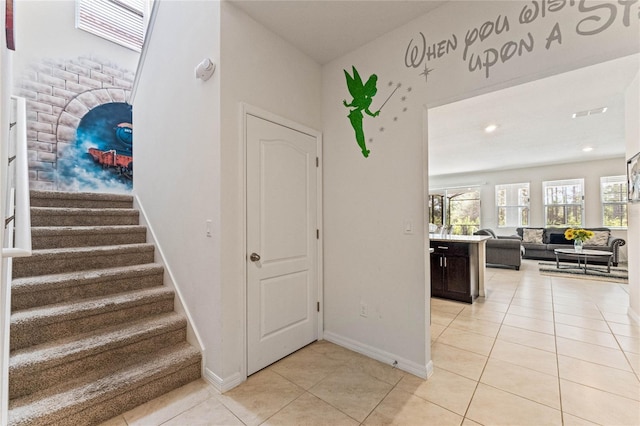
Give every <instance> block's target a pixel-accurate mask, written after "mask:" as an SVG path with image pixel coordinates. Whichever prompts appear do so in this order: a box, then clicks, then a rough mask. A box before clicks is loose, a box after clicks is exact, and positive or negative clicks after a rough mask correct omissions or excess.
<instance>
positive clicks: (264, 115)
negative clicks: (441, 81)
mask: <svg viewBox="0 0 640 426" xmlns="http://www.w3.org/2000/svg"><path fill="white" fill-rule="evenodd" d="M239 106H240V135H241V138H242V166H241V167H242V170H241V176H242V252H243V256H244V257H245V258H246V253H247V131H246V130H247V115H252V116H254V117H258V118H261V119H263V120H267V121H271V122H273V123H276V124H278V125H281V126H284V127H288V128H290V129H293V130H295V131H298V132H301V133H305V134H307V135H309V136H311V137H314V138H315V139H316V156H317V157H318V158H319V161H320V163H319V166H318V167H317V168H316V185H317V194H316V196H317V200H316V202H317V218H316V220H317V226H318V229H319V230H320V238H319V239H318V240H316V243H317V249H318V250H317V251H318V254H317V261H318V265H317V280H318V283H317V284H318V295H317V297H318V299H317V300H318V301H319V302H320V307H321V309H320V312H318V323H317V336H316V338H317V339H318V340H321V339H322V338H323V330H324V315H323V312H324V299H323V297H324V292H323V289H324V282H323V274H322V272H323V270H324V268H323V262H324V259H323V257H322V253H323V235H322V230H323V226H322V225H323V222H322V211H323V204H322V168H323V164H322V133H321V132H320V131H318V130H315V129H312V128H310V127H306V126H304V125H302V124H299V123H296V122H294V121H292V120H289V119H287V118H284V117H281V116H279V115H276V114H273V113H271V112H268V111H265V110H263V109H261V108H258V107H255V106H252V105H249V104H247V103H244V102H240V104H239ZM242 271H243V272H242V273H243V282H244V286H242V300H243V304H242V309H243V312H242V332H243V333H244V336H243V339H242V342H243V350H242V357H243V360H242V361H243V362H242V367H241V372H240V373H241V377H242V378H243V380H246V378H247V351H248V344H247V338H248V331H247V327H248V323H247V285H248V282H247V280H248V277H247V268H246V264H245V268H243V270H242Z"/></svg>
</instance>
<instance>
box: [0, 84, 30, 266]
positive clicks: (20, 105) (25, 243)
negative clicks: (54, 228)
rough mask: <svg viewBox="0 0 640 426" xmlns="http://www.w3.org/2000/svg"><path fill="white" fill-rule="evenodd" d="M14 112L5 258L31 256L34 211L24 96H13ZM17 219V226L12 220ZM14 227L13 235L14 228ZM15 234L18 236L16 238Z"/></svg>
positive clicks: (10, 146) (3, 253)
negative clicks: (30, 195)
mask: <svg viewBox="0 0 640 426" xmlns="http://www.w3.org/2000/svg"><path fill="white" fill-rule="evenodd" d="M11 100H12V106H13V108H12V109H13V113H14V115H13V116H12V120H11V126H12V127H11V132H10V133H11V137H10V139H9V147H8V153H9V168H8V173H7V183H6V185H7V187H6V190H7V192H6V194H7V200H6V204H5V205H6V206H7V211H6V217H5V227H6V228H7V233H6V234H5V236H6V238H5V244H4V245H5V246H4V247H3V248H2V257H23V256H31V210H30V204H29V166H28V159H27V110H26V102H25V100H24V98H19V97H17V96H12V97H11ZM12 222H13V226H9V225H11V223H12ZM12 230H14V232H13V234H14V235H13V236H11V231H12ZM12 237H14V238H12Z"/></svg>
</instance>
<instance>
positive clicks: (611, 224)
mask: <svg viewBox="0 0 640 426" xmlns="http://www.w3.org/2000/svg"><path fill="white" fill-rule="evenodd" d="M600 199H601V200H602V226H605V227H608V228H626V227H627V177H626V176H603V177H601V178H600Z"/></svg>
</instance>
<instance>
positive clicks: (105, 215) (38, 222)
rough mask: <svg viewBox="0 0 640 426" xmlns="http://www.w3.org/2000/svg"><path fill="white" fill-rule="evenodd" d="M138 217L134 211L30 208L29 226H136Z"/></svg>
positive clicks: (137, 213)
mask: <svg viewBox="0 0 640 426" xmlns="http://www.w3.org/2000/svg"><path fill="white" fill-rule="evenodd" d="M139 216H140V214H139V212H138V211H137V210H134V209H84V208H69V207H31V226H107V225H138V224H139Z"/></svg>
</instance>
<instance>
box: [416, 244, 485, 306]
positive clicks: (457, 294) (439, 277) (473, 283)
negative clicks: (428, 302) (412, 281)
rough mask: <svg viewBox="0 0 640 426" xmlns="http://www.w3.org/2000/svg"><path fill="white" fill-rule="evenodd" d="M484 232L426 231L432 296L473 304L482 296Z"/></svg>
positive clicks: (483, 293)
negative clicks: (447, 233) (427, 233)
mask: <svg viewBox="0 0 640 426" xmlns="http://www.w3.org/2000/svg"><path fill="white" fill-rule="evenodd" d="M489 238H491V237H489V236H486V235H439V234H429V240H430V248H432V249H433V252H431V254H430V258H431V296H432V297H441V298H444V299H452V300H458V301H461V302H466V303H473V301H474V300H475V299H476V298H477V297H484V295H485V292H484V279H485V260H486V241H487V240H488V239H489Z"/></svg>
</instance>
